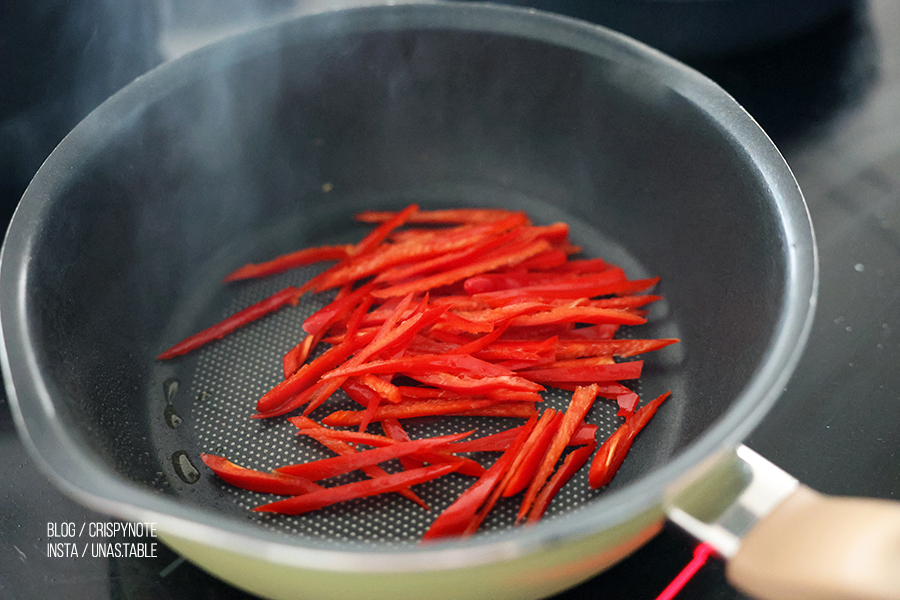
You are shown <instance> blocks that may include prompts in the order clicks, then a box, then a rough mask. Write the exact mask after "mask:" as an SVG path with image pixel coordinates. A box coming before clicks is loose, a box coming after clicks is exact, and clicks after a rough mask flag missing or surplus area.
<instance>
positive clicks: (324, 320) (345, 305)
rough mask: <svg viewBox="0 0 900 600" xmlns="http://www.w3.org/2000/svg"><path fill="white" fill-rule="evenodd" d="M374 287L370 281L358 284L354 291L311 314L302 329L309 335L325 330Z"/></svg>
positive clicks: (351, 310) (349, 310) (349, 311)
mask: <svg viewBox="0 0 900 600" xmlns="http://www.w3.org/2000/svg"><path fill="white" fill-rule="evenodd" d="M374 288H375V286H374V285H373V284H371V283H369V284H366V285H363V286H360V287H359V288H357V289H355V290H354V291H352V292H350V293H347V294H345V295H340V296H338V297H337V298H335V299H334V301H333V302H330V303H328V304H326V305H325V306H323V307H322V308H320V309H319V310H317V311H316V312H314V313H313V314H311V315H310V316H309V317H307V318H306V320H305V321H303V331H305V332H306V333H308V334H310V335H316V334H318V333H321V332H323V331H326V330H327V329H328V327H330V326H331V325H332V323H334V322H336V321H337V320H338V319H340V318H341V317H343V316H344V315H347V314H350V313H352V312H353V310H354V309H355V308H356V307H357V306H359V305H360V304H361V303H362V302H363V300H364V299H365V298H366V297H367V296H368V295H369V293H370V292H371V291H372V290H373V289H374Z"/></svg>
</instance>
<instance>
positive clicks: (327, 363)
mask: <svg viewBox="0 0 900 600" xmlns="http://www.w3.org/2000/svg"><path fill="white" fill-rule="evenodd" d="M374 337H375V335H374V334H372V335H369V336H359V337H352V338H350V339H348V340H347V342H345V343H344V344H340V345H339V346H333V347H332V348H329V349H328V350H327V351H326V352H325V353H324V354H322V355H321V356H319V357H318V358H316V359H315V360H313V361H312V362H309V363H307V364H305V365H303V366H302V367H301V368H300V369H299V370H298V371H297V372H296V373H294V374H293V375H291V376H290V377H289V378H287V379H285V380H284V381H282V382H281V383H279V384H278V385H276V386H275V387H274V388H272V389H271V390H269V391H268V392H266V393H265V394H264V395H263V396H262V397H261V398H260V399H259V400H258V401H257V402H256V410H257V413H258V414H257V415H254V417H255V418H268V417H274V416H278V415H283V414H285V413H288V412H290V411H292V410H294V409H295V408H297V407H299V406H302V404H303V402H302V400H300V399H299V398H298V395H299V394H301V393H302V392H303V391H305V390H307V389H308V388H309V387H310V386H311V385H313V384H314V383H315V382H317V381H318V380H319V378H320V377H321V376H322V375H324V374H325V373H327V372H328V371H330V370H331V369H333V368H334V367H335V366H337V365H339V364H341V363H342V362H344V361H345V360H346V359H347V357H349V356H350V355H352V354H353V353H354V352H356V351H357V350H359V349H360V348H362V347H364V346H365V345H366V344H367V343H368V342H370V341H371V340H372V339H373V338H374Z"/></svg>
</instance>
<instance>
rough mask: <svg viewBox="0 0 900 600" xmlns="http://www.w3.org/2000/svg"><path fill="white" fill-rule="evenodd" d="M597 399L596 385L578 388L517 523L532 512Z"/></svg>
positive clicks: (527, 494)
mask: <svg viewBox="0 0 900 600" xmlns="http://www.w3.org/2000/svg"><path fill="white" fill-rule="evenodd" d="M596 397H597V386H596V385H590V386H582V387H578V388H577V389H576V390H575V393H573V394H572V400H571V401H570V402H569V408H568V409H566V412H565V414H564V415H563V420H562V422H561V423H560V425H559V429H557V430H556V435H554V437H553V441H552V442H551V443H550V447H549V448H548V449H547V453H546V454H545V455H544V460H543V461H542V462H541V465H540V467H538V470H537V472H535V474H534V477H533V478H532V480H531V483H530V484H529V485H528V489H527V490H526V491H525V498H524V499H523V500H522V504H521V506H520V507H519V512H518V515H517V516H516V522H521V521H522V520H523V519H524V518H525V517H526V516H527V515H528V511H530V510H531V505H532V504H534V501H535V498H537V495H538V492H540V491H541V488H543V487H544V484H545V483H546V481H547V479H548V478H549V477H550V475H551V473H552V472H553V467H554V466H555V465H556V461H558V460H559V457H560V456H562V453H563V451H564V450H565V449H566V446H568V445H569V440H570V439H571V437H572V434H573V433H574V432H575V429H576V428H577V427H578V425H579V424H580V423H581V422H582V421H584V416H585V415H586V414H587V412H588V411H589V410H590V409H591V406H593V404H594V399H595V398H596Z"/></svg>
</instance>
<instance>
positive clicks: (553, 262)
mask: <svg viewBox="0 0 900 600" xmlns="http://www.w3.org/2000/svg"><path fill="white" fill-rule="evenodd" d="M567 258H568V253H567V252H565V251H563V250H559V249H557V248H554V249H553V250H548V251H547V252H544V253H543V254H538V255H536V256H532V257H531V258H527V259H525V260H523V261H522V262H520V263H519V264H518V265H516V268H521V269H525V270H527V271H547V270H550V269H556V268H557V267H561V266H563V265H565V264H566V259H567Z"/></svg>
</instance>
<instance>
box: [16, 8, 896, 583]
mask: <svg viewBox="0 0 900 600" xmlns="http://www.w3.org/2000/svg"><path fill="white" fill-rule="evenodd" d="M517 3H520V4H527V3H528V2H525V1H523V2H517ZM185 4H187V3H185ZM250 4H253V3H246V2H245V3H237V2H227V1H226V0H222V2H220V3H219V4H218V10H217V12H216V13H215V18H212V17H211V16H210V14H209V13H203V11H201V10H199V9H197V8H196V6H197V5H196V4H191V6H192V7H193V8H186V7H185V6H180V5H179V4H178V3H177V2H175V0H160V3H159V4H158V5H157V4H155V3H151V2H140V1H136V2H125V1H121V2H119V1H113V0H108V1H105V2H104V1H100V0H95V1H93V2H88V1H87V0H84V1H83V0H41V1H37V0H36V1H34V2H6V3H3V6H2V8H0V219H2V222H4V223H5V222H6V221H7V220H8V219H9V217H10V215H11V214H12V211H13V210H14V208H15V205H16V203H17V202H18V198H19V197H20V196H21V194H22V192H23V191H24V189H25V186H26V185H27V183H28V181H29V179H30V178H31V176H32V174H33V173H34V172H35V171H36V170H37V168H38V167H39V166H40V164H41V162H42V161H43V159H44V158H45V157H46V156H47V155H48V154H49V153H50V151H52V149H53V147H54V146H55V145H56V143H57V142H58V141H59V140H60V139H61V138H62V137H63V136H64V135H65V133H66V132H67V131H68V130H69V129H71V127H73V126H74V125H75V123H77V121H78V120H79V119H80V118H81V117H82V116H84V115H85V114H86V113H87V112H88V111H89V110H90V109H91V108H93V107H94V106H96V105H97V104H99V103H100V102H102V101H103V99H105V98H106V97H107V96H109V95H110V94H111V93H113V92H114V91H115V90H116V89H118V88H120V87H121V86H123V85H125V84H126V83H128V82H129V81H130V80H131V79H133V78H134V77H136V76H137V75H139V74H141V73H143V72H145V71H146V70H147V69H149V68H151V67H152V66H154V65H156V64H158V63H159V62H161V61H163V60H166V59H169V58H173V57H174V56H177V55H178V54H180V53H182V52H184V51H187V50H189V49H190V48H191V47H194V46H196V45H197V44H199V43H203V42H204V41H208V40H209V39H212V38H214V37H216V36H218V35H222V34H224V33H227V32H228V31H233V30H235V29H236V28H240V27H241V26H243V25H245V24H247V23H253V22H259V20H261V19H266V18H272V17H275V16H278V15H279V14H283V13H284V12H286V11H287V10H288V8H290V7H294V8H296V6H297V5H299V4H301V3H300V2H298V3H295V4H291V3H286V2H283V3H277V2H273V1H267V0H260V1H259V2H258V3H256V4H253V6H254V7H255V8H254V10H252V11H251V10H249V9H248V8H247V7H248V6H249V5H250ZM314 4H323V2H319V3H316V2H312V1H310V2H308V3H307V5H306V7H305V9H308V8H310V7H311V6H312V5H314ZM532 4H535V5H538V4H540V5H541V7H542V8H553V9H556V10H559V11H560V12H568V13H569V14H574V15H576V16H579V17H584V18H591V19H595V20H599V21H603V22H607V23H611V24H614V25H616V26H617V27H619V28H622V29H626V30H628V29H629V28H631V30H630V31H629V33H633V34H635V35H637V36H639V37H642V38H643V39H645V40H647V41H648V42H651V43H653V44H654V45H657V46H659V47H661V48H663V49H665V50H667V51H669V52H671V53H673V54H675V55H677V56H678V57H679V58H682V59H683V60H684V61H685V62H687V63H688V64H691V65H692V66H694V67H696V68H698V69H699V70H701V71H702V72H704V73H706V74H707V75H709V76H710V77H712V78H713V79H714V80H715V81H717V82H718V83H719V84H720V85H722V87H724V88H725V89H726V90H727V91H729V92H730V93H731V94H732V95H734V96H735V98H736V99H737V100H738V101H739V102H740V103H741V104H743V105H744V106H745V107H746V108H747V110H748V111H749V112H750V114H752V115H753V116H754V117H755V118H756V119H757V120H758V121H759V123H760V124H761V125H762V127H763V128H764V129H765V130H766V131H767V132H768V133H769V135H770V136H771V137H772V138H773V140H774V141H775V143H776V145H778V147H779V148H780V149H781V150H782V152H783V154H784V155H785V157H786V159H787V161H788V163H789V164H790V166H791V168H792V169H793V170H794V173H795V174H796V176H797V179H798V181H799V183H800V187H801V188H802V189H803V192H804V194H805V196H806V199H807V202H808V204H809V209H810V212H811V214H812V219H813V223H814V227H815V230H816V236H817V240H818V244H819V252H820V265H821V289H820V295H819V306H818V310H817V314H816V320H815V323H814V327H813V331H812V336H811V339H810V342H809V344H808V347H807V351H806V353H805V355H804V358H803V359H802V361H801V363H800V365H799V367H798V369H797V372H796V374H795V376H794V377H793V378H792V380H791V381H790V382H789V384H788V386H787V388H786V390H785V392H784V396H783V400H782V401H781V402H780V403H779V404H778V405H777V407H776V408H775V409H774V410H773V411H772V413H771V414H770V415H769V416H768V417H767V418H766V420H765V421H764V422H763V424H762V425H761V426H760V427H759V428H758V429H757V431H756V432H755V433H754V434H753V435H752V436H751V437H750V439H749V440H748V444H749V445H750V446H751V447H752V448H754V449H755V450H757V451H759V452H760V453H761V454H763V455H764V456H766V457H767V458H769V459H770V460H772V461H773V462H775V463H776V464H778V465H779V466H781V467H783V468H784V469H786V470H787V471H789V472H790V473H792V474H793V475H795V476H797V477H798V478H799V479H800V480H801V481H803V482H805V483H807V484H809V485H810V486H812V487H814V488H816V489H818V490H820V491H823V492H827V493H834V494H851V495H863V496H874V497H881V498H895V499H896V498H900V308H898V307H900V3H897V2H895V1H894V0H870V1H869V2H853V1H840V2H839V1H835V2H819V3H813V2H790V1H788V0H784V1H782V2H780V3H776V4H777V5H778V6H780V7H781V8H779V9H777V10H787V8H789V7H790V5H792V4H794V5H796V6H798V7H799V6H800V5H807V6H812V5H815V6H817V9H816V10H809V9H802V8H797V12H793V13H792V12H784V13H782V14H778V15H776V16H777V18H773V19H766V18H764V17H765V14H764V13H758V12H757V13H753V12H752V11H751V12H750V13H746V14H743V15H742V14H741V13H740V11H738V12H737V13H734V12H728V11H724V10H721V11H720V12H718V13H716V14H713V13H707V14H702V13H696V14H692V15H684V14H683V13H682V14H679V15H668V16H667V17H666V18H665V19H658V18H657V19H652V18H651V19H650V20H643V21H642V20H641V19H643V18H645V17H647V15H650V16H651V17H652V16H653V15H652V13H642V12H641V11H646V10H648V8H647V6H643V7H641V11H637V10H635V11H634V12H631V13H628V14H625V13H623V14H624V16H622V15H619V16H618V17H615V18H618V19H619V20H609V19H613V18H614V17H611V16H609V15H602V14H599V13H596V11H595V12H594V13H592V12H591V10H592V9H590V8H585V7H590V6H594V7H596V5H597V4H600V3H592V2H590V3H589V2H577V1H575V0H571V1H559V2H553V1H552V0H547V1H546V2H543V3H541V2H534V3H532ZM606 4H608V5H615V4H617V3H616V2H610V3H606ZM639 4H644V5H650V4H653V3H652V2H643V3H641V2H637V1H635V2H633V3H631V2H618V5H620V6H621V7H627V8H628V9H631V8H633V6H635V5H639ZM662 4H665V3H662ZM675 4H683V5H685V6H687V5H690V4H692V3H691V2H685V3H675ZM697 4H698V5H700V4H704V5H707V6H711V5H720V6H721V7H724V8H734V7H735V6H737V7H738V8H739V7H740V5H748V4H750V2H747V1H746V0H721V1H717V2H703V3H697ZM762 4H766V3H765V2H763V3H762ZM551 5H552V6H551ZM772 6H773V7H774V6H775V4H773V5H772ZM223 7H225V8H228V7H230V8H232V9H234V10H233V11H232V12H231V13H230V15H231V18H230V19H226V18H225V17H223V15H228V14H229V12H228V10H225V8H223ZM286 7H288V8H286ZM773 7H770V9H769V10H772V11H775V10H776V8H773ZM291 10H293V9H291ZM804 10H805V12H804ZM772 14H774V13H772ZM682 17H684V18H683V20H679V19H680V18H682ZM792 17H794V18H792ZM604 19H606V20H604ZM661 22H665V23H669V24H670V25H669V26H668V27H666V28H661V27H660V26H659V23H661ZM648 23H649V25H647V24H648ZM767 24H768V25H767ZM0 405H2V406H0V457H2V458H0V598H4V599H18V598H22V599H32V598H40V599H43V598H52V597H65V598H71V599H85V600H86V599H91V600H93V599H100V600H103V599H105V598H114V599H121V598H135V599H138V598H139V599H145V598H146V599H151V598H152V599H181V598H207V599H226V598H228V599H231V598H249V596H247V595H246V594H244V593H242V592H239V591H237V590H235V589H233V588H231V587H229V586H227V585H225V584H223V583H220V582H219V581H217V580H215V579H213V578H210V577H209V576H207V575H205V574H204V573H203V572H201V571H199V570H198V569H196V568H194V567H193V566H191V565H190V564H188V563H186V562H183V561H181V560H180V559H179V558H178V556H177V555H175V554H174V553H172V552H170V551H169V550H167V549H166V548H164V547H161V546H158V556H157V557H156V558H133V559H90V558H79V559H75V558H69V559H66V558H47V556H46V553H47V548H46V544H47V523H48V522H61V521H72V522H75V523H76V524H78V525H80V524H81V523H84V522H90V521H107V520H108V519H107V518H106V517H104V516H102V515H97V514H93V513H91V512H90V511H87V510H85V509H83V508H82V507H80V506H79V505H77V504H74V503H73V502H72V501H70V500H69V499H68V498H66V497H65V496H63V495H62V494H60V493H59V492H58V491H56V489H55V488H53V487H52V486H51V485H50V483H49V482H48V481H47V479H46V477H45V476H44V475H43V474H42V473H41V472H40V471H39V470H38V469H37V468H36V466H35V465H34V463H33V462H32V461H31V459H30V458H29V456H28V455H27V453H26V451H25V449H24V447H23V446H22V444H21V442H20V441H19V439H18V437H17V435H16V431H15V428H14V426H13V423H12V418H11V415H10V412H9V409H8V403H7V402H6V399H5V397H3V396H0ZM144 541H146V540H144ZM694 545H695V542H693V541H692V540H691V539H690V538H688V537H687V536H686V535H685V534H683V533H681V532H680V531H679V530H677V528H675V527H674V526H667V527H666V529H665V530H664V531H663V533H662V534H661V535H659V536H658V537H657V538H655V539H654V540H652V541H651V542H650V543H649V544H648V545H647V546H645V547H644V548H642V549H641V550H639V551H638V552H637V553H636V554H635V555H633V556H632V557H631V558H629V559H627V560H626V561H624V562H623V563H621V564H620V565H618V566H616V567H614V568H613V569H611V570H609V571H608V572H606V573H604V574H602V575H600V576H598V577H597V578H595V579H594V580H592V581H590V582H588V583H586V584H584V585H582V586H580V587H578V588H576V589H574V590H571V591H569V592H567V593H566V594H563V595H562V596H560V597H559V600H581V599H584V600H587V599H592V600H593V599H600V600H626V599H627V600H643V599H647V600H652V599H653V598H655V597H656V595H657V594H659V592H660V591H662V589H663V588H664V587H665V586H666V585H667V583H668V582H669V581H670V580H671V579H672V578H673V577H674V576H675V575H676V574H677V573H678V572H679V570H680V569H681V568H682V567H683V566H684V565H685V564H686V563H687V562H688V561H689V560H690V558H691V553H692V550H693V546H694ZM682 597H684V598H695V599H701V600H706V599H710V600H711V599H716V600H732V599H740V598H744V597H743V596H742V595H741V594H739V593H737V592H736V591H734V590H733V589H732V588H730V587H729V586H728V584H727V583H725V580H724V569H723V565H722V564H721V563H720V562H717V561H713V562H711V563H710V564H709V565H707V566H706V567H704V568H703V569H702V570H701V571H700V573H699V574H698V575H697V576H696V577H695V578H694V579H693V580H692V581H691V582H690V583H689V584H688V587H687V588H686V589H685V591H684V592H683V596H682Z"/></svg>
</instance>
